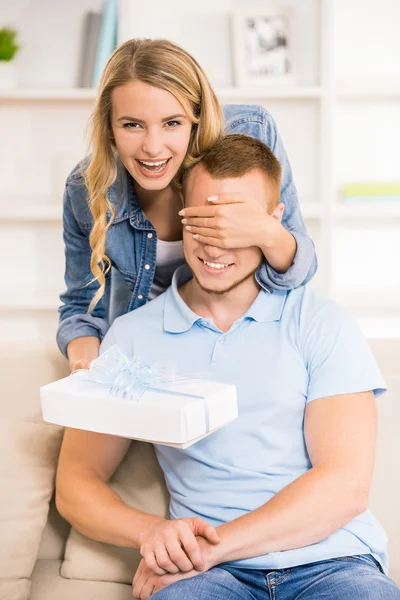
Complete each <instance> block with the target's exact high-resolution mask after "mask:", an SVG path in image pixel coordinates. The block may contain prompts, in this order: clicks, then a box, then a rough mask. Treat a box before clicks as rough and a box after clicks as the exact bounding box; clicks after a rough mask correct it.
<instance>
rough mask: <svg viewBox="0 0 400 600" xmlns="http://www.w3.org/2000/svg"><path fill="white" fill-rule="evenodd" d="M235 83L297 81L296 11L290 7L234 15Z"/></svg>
mask: <svg viewBox="0 0 400 600" xmlns="http://www.w3.org/2000/svg"><path fill="white" fill-rule="evenodd" d="M232 44H233V71H234V80H235V85H237V86H251V85H255V86H259V85H270V84H273V85H279V84H288V83H289V84H290V83H294V71H293V64H294V59H293V47H294V11H293V9H291V8H290V7H287V6H282V7H279V6H274V8H270V9H269V8H265V9H264V8H259V9H253V10H247V11H243V10H242V11H236V12H234V13H233V15H232Z"/></svg>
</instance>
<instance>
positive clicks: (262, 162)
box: [182, 133, 281, 208]
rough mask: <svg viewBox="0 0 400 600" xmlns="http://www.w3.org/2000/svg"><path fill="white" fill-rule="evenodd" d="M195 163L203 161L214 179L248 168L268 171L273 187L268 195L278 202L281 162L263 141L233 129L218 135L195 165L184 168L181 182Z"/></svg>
mask: <svg viewBox="0 0 400 600" xmlns="http://www.w3.org/2000/svg"><path fill="white" fill-rule="evenodd" d="M198 165H202V167H203V168H204V169H205V171H206V172H207V173H208V174H209V175H211V176H212V177H214V178H215V179H226V178H231V177H242V176H243V175H246V174H247V173H249V172H250V171H254V170H259V171H261V172H262V173H265V175H267V178H268V180H269V181H270V182H271V183H272V188H273V190H275V191H276V193H274V195H273V198H271V199H270V206H273V207H274V208H275V206H276V205H277V204H278V202H279V196H280V186H281V165H280V163H279V161H278V159H277V158H276V156H275V154H274V153H273V152H272V150H270V148H268V146H267V145H266V144H264V143H263V142H261V141H260V140H258V139H256V138H253V137H251V136H250V135H245V134H242V133H233V134H230V135H225V136H223V137H222V138H220V139H219V140H218V141H217V142H216V143H215V144H214V145H213V146H212V147H211V148H210V149H209V150H207V152H205V153H204V154H203V155H202V156H201V157H200V159H199V161H198V162H197V163H196V164H195V165H193V166H191V167H189V168H188V169H187V170H186V171H185V172H184V174H183V178H182V183H183V186H185V183H186V182H187V179H188V177H189V175H190V173H191V172H192V170H193V169H194V168H195V167H196V166H198Z"/></svg>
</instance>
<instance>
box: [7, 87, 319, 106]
mask: <svg viewBox="0 0 400 600" xmlns="http://www.w3.org/2000/svg"><path fill="white" fill-rule="evenodd" d="M215 92H216V94H217V96H218V97H219V99H220V100H221V101H222V102H225V101H227V100H240V99H243V100H257V99H263V100H265V99H268V98H283V99H284V98H288V99H291V98H292V99H298V98H304V99H307V98H319V97H320V96H321V95H322V88H320V87H318V86H292V85H289V86H279V87H278V86H273V87H268V86H262V87H256V88H254V87H253V88H239V87H226V88H223V87H222V88H216V90H215ZM96 95H97V90H96V89H95V88H14V89H3V90H2V89H0V101H1V100H3V101H8V100H43V101H52V100H61V101H71V100H74V101H82V100H83V101H91V102H94V100H95V98H96Z"/></svg>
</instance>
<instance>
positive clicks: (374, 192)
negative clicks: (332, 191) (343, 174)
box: [342, 181, 400, 203]
mask: <svg viewBox="0 0 400 600" xmlns="http://www.w3.org/2000/svg"><path fill="white" fill-rule="evenodd" d="M342 198H343V200H344V201H345V202H371V203H378V202H379V203H382V202H400V182H397V181H382V182H379V181H376V182H362V183H346V184H344V185H343V186H342Z"/></svg>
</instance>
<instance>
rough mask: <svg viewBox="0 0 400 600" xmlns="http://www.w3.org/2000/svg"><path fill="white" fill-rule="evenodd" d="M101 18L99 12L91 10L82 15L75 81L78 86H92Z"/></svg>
mask: <svg viewBox="0 0 400 600" xmlns="http://www.w3.org/2000/svg"><path fill="white" fill-rule="evenodd" d="M101 18H102V15H101V13H97V12H92V11H89V12H87V13H85V16H84V23H83V29H82V42H81V51H80V62H79V73H78V81H77V85H78V87H81V88H91V87H92V83H93V75H94V65H95V61H96V52H97V46H98V43H99V37H100V26H101Z"/></svg>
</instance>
